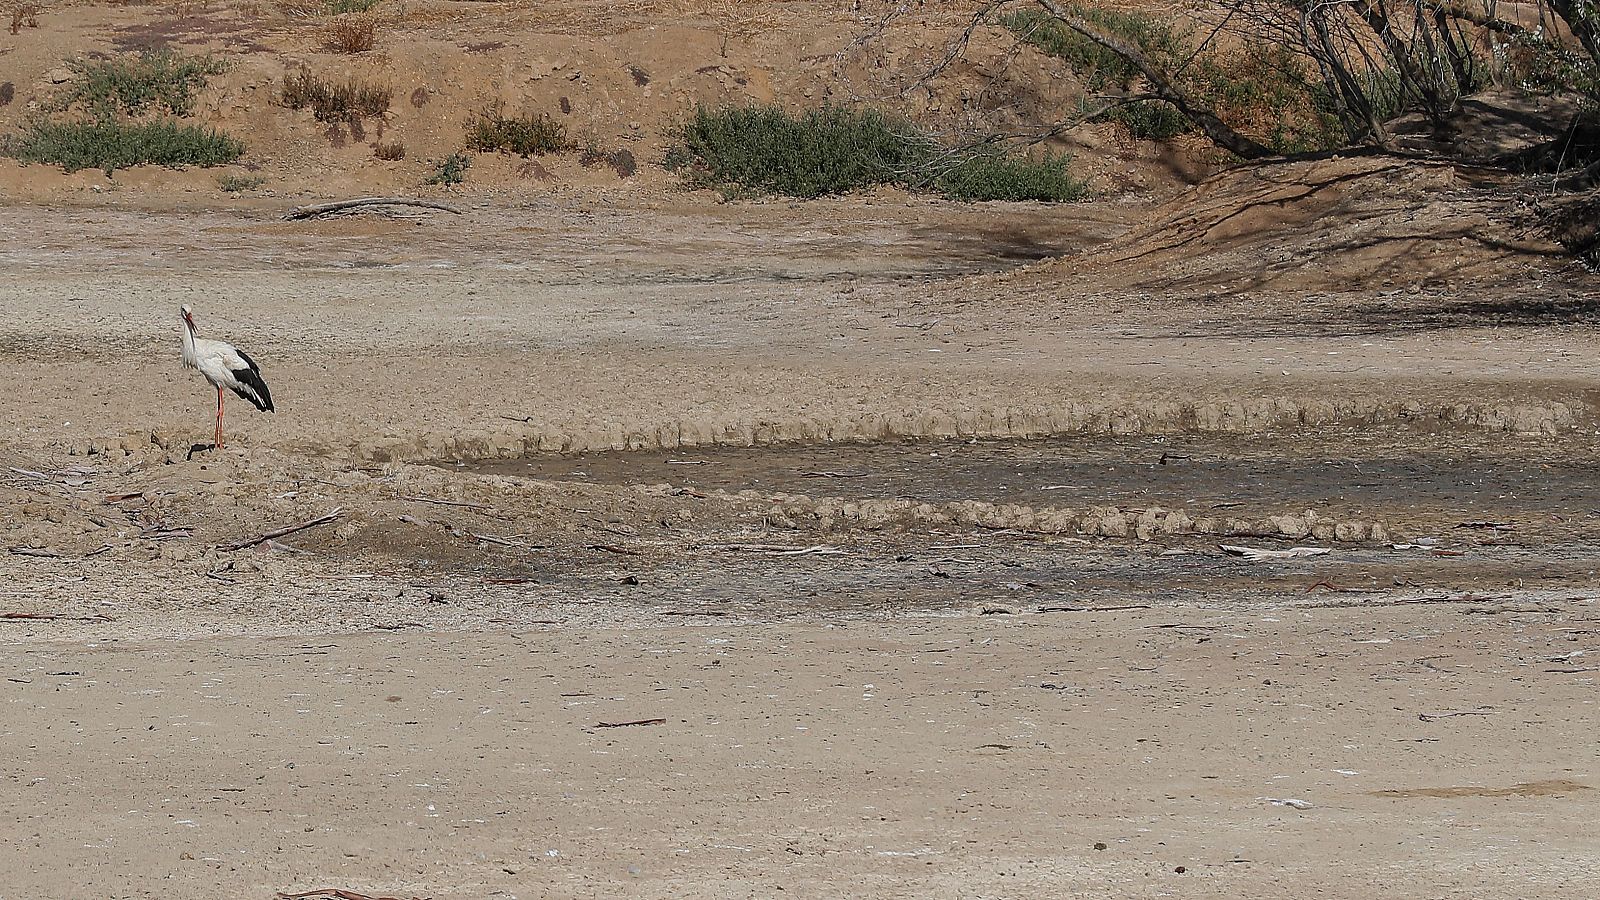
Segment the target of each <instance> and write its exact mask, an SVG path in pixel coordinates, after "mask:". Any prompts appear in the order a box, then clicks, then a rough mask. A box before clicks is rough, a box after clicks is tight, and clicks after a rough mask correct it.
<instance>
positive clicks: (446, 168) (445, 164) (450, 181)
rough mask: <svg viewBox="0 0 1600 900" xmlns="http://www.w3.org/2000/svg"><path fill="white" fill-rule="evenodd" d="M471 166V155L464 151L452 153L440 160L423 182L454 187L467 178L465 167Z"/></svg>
mask: <svg viewBox="0 0 1600 900" xmlns="http://www.w3.org/2000/svg"><path fill="white" fill-rule="evenodd" d="M471 166H472V157H470V156H468V155H466V154H465V153H452V154H450V155H449V156H447V157H445V158H444V159H443V160H440V161H439V163H438V165H436V166H435V167H434V169H433V174H432V175H429V176H428V177H427V178H426V179H425V180H423V182H422V183H423V184H437V185H440V186H442V187H454V186H455V185H458V184H461V183H462V182H464V181H466V180H467V169H469V168H471Z"/></svg>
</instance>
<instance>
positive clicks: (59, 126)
mask: <svg viewBox="0 0 1600 900" xmlns="http://www.w3.org/2000/svg"><path fill="white" fill-rule="evenodd" d="M0 154H4V155H5V156H9V157H11V158H13V159H16V160H18V161H19V162H25V163H48V164H51V165H58V166H60V167H61V168H62V169H64V170H66V171H68V172H76V171H78V170H79V169H102V170H104V171H105V172H106V173H107V174H110V173H111V172H113V171H115V170H117V169H124V168H128V167H130V166H137V165H141V164H144V163H152V164H154V165H158V166H172V167H180V166H201V167H207V166H221V165H226V164H228V163H231V162H233V161H234V160H236V159H238V158H239V157H240V156H243V155H244V143H243V142H242V141H240V140H239V139H238V138H235V137H233V136H231V135H228V134H224V133H222V132H220V131H217V130H215V129H212V128H205V127H203V126H199V125H184V124H182V123H179V122H177V121H174V120H171V119H162V120H157V121H153V122H124V121H112V120H108V119H103V120H98V121H92V122H53V121H50V120H48V119H34V120H33V121H31V122H29V123H28V124H27V125H26V126H25V127H24V128H23V130H22V131H21V132H19V133H17V134H12V135H8V136H6V138H5V139H4V140H3V141H0Z"/></svg>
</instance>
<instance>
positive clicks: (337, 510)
mask: <svg viewBox="0 0 1600 900" xmlns="http://www.w3.org/2000/svg"><path fill="white" fill-rule="evenodd" d="M343 514H344V507H342V506H335V507H334V508H333V509H331V510H329V511H328V512H326V513H323V514H322V515H320V516H317V517H316V518H315V519H311V520H309V521H306V522H301V523H299V524H298V525H285V526H284V527H282V528H274V529H273V530H271V531H268V532H265V533H263V534H258V535H256V536H255V537H248V538H245V539H244V540H242V541H234V542H233V543H231V544H218V545H217V549H218V550H222V551H224V552H230V553H231V552H232V551H234V550H243V549H244V548H246V547H254V546H255V545H256V544H260V543H264V542H266V541H270V540H273V539H275V538H281V537H283V536H284V535H286V534H294V533H295V532H296V531H305V530H306V529H307V528H315V527H317V526H318V525H326V524H328V523H329V522H332V521H333V520H334V519H337V518H339V516H341V515H343Z"/></svg>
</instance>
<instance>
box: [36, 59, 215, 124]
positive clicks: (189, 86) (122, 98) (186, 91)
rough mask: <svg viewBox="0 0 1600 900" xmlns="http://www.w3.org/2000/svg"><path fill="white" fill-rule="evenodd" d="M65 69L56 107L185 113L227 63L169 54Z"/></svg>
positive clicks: (99, 112) (102, 112)
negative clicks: (65, 78)
mask: <svg viewBox="0 0 1600 900" xmlns="http://www.w3.org/2000/svg"><path fill="white" fill-rule="evenodd" d="M68 65H69V66H70V68H71V69H72V71H73V78H72V81H71V82H69V83H68V86H67V87H66V89H65V90H63V91H62V92H61V93H60V94H59V95H58V96H57V97H56V100H55V104H56V106H57V108H59V109H63V110H64V109H68V108H70V107H72V106H74V105H79V106H82V107H84V108H86V109H87V110H89V111H90V112H92V113H93V114H95V115H96V116H99V117H100V118H109V117H110V116H112V115H113V114H115V113H117V112H125V113H130V114H133V115H138V114H140V113H144V112H147V111H149V110H151V109H157V108H159V109H165V110H166V111H168V112H170V113H172V114H173V115H179V116H185V115H188V114H189V113H191V112H193V111H194V101H195V95H196V94H198V93H199V91H200V89H201V88H203V87H205V84H206V79H208V78H210V77H211V76H212V75H219V74H221V73H222V72H224V71H227V68H228V64H227V62H225V61H223V60H220V59H216V58H214V57H211V56H184V55H182V54H180V53H175V52H173V51H171V50H152V51H147V52H144V53H141V54H139V55H138V56H122V57H117V58H115V59H106V60H97V61H93V62H71V63H68Z"/></svg>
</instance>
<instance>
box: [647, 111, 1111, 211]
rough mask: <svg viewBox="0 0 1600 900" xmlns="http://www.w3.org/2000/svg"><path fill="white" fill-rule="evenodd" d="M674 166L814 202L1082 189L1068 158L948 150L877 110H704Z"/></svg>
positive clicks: (1054, 195) (705, 181)
mask: <svg viewBox="0 0 1600 900" xmlns="http://www.w3.org/2000/svg"><path fill="white" fill-rule="evenodd" d="M679 139H680V143H679V145H678V146H677V147H675V148H674V149H673V150H672V151H670V152H669V153H668V156H667V160H666V165H667V168H669V169H671V170H673V171H675V172H677V173H679V175H680V177H682V178H683V180H684V182H685V183H686V184H688V185H691V186H696V187H708V188H713V189H716V190H719V191H721V192H722V193H723V194H724V195H725V196H730V197H733V196H741V195H751V194H782V195H787V196H791V197H805V198H815V197H821V196H825V195H829V194H842V193H847V192H849V191H855V190H861V189H863V188H869V187H873V186H876V185H886V184H894V185H900V186H903V187H906V188H908V189H911V190H937V191H940V192H943V193H945V194H946V195H948V196H950V197H953V198H956V199H961V200H1048V201H1065V200H1076V199H1079V198H1080V197H1082V196H1083V195H1084V187H1083V185H1082V184H1081V183H1080V182H1078V181H1077V180H1076V179H1073V178H1072V177H1071V175H1070V174H1068V172H1067V165H1068V159H1067V158H1066V157H1063V156H1056V157H1047V158H1046V159H1044V160H1043V161H1039V162H1034V161H1031V160H1029V159H1027V158H1025V157H1021V156H1014V155H1011V154H1007V153H1005V152H1003V151H1000V150H995V149H985V150H980V151H962V150H949V149H946V148H943V147H940V146H939V144H938V142H937V141H935V140H934V139H933V138H931V137H930V136H928V135H926V134H924V133H923V132H921V131H919V130H917V129H916V128H914V127H913V126H911V125H910V124H909V123H907V122H903V121H900V120H897V119H892V118H890V117H888V116H885V115H884V114H882V113H880V112H877V111H874V110H857V109H848V108H844V107H824V108H822V109H814V110H809V111H807V112H804V113H801V114H800V115H798V116H794V115H791V114H789V113H788V112H786V111H784V110H783V109H780V108H777V107H735V108H728V109H707V108H705V107H701V108H699V109H697V110H696V111H695V112H694V114H693V115H692V116H691V117H690V119H689V121H688V122H687V123H685V125H684V126H683V127H682V129H681V130H680V133H679Z"/></svg>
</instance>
